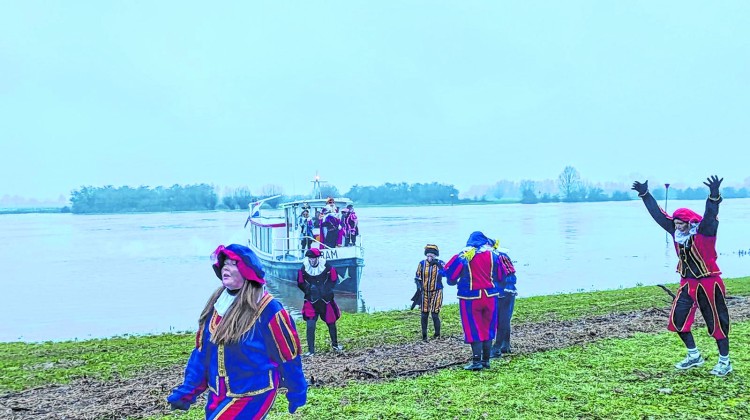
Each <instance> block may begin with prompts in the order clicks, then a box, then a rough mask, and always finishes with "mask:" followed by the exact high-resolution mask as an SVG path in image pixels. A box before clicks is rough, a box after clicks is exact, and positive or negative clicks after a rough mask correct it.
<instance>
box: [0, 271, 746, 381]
mask: <svg viewBox="0 0 750 420" xmlns="http://www.w3.org/2000/svg"><path fill="white" fill-rule="evenodd" d="M726 285H727V290H728V292H729V293H730V295H734V296H750V277H743V278H738V279H730V280H726ZM669 286H670V288H671V289H672V290H675V289H676V284H672V285H669ZM452 291H453V290H452V289H451V288H448V289H447V290H446V293H450V292H452ZM667 299H668V296H667V294H666V293H664V291H662V290H661V289H659V288H657V287H655V286H645V287H635V288H630V289H621V290H612V291H602V292H586V293H574V294H565V295H563V294H560V295H551V296H536V297H530V298H524V299H519V300H518V301H517V302H516V310H515V315H514V318H513V323H514V324H515V325H517V324H519V323H526V322H538V321H546V320H569V319H576V318H581V317H585V316H591V315H603V314H607V313H615V312H630V311H634V310H639V309H646V308H651V307H664V306H666V305H667ZM196 316H197V315H196ZM441 319H442V320H443V322H442V324H443V326H442V328H443V331H442V333H443V335H457V336H460V335H462V332H461V325H460V320H459V316H458V305H455V304H454V305H446V306H444V307H443V310H442V314H441ZM337 325H338V330H339V337H340V338H339V341H340V342H341V343H342V344H344V345H345V346H346V349H347V350H356V349H362V348H369V347H374V346H378V345H382V344H400V343H407V342H413V341H414V340H417V339H418V338H419V337H420V334H421V333H420V327H419V325H420V323H419V311H418V310H417V309H415V310H413V311H408V310H402V311H388V312H376V313H373V314H364V313H359V314H344V316H343V317H342V318H341V320H339V322H338V323H337ZM431 325H432V321H430V328H432V326H431ZM297 328H298V332H299V336H300V338H301V339H302V345H303V348H304V347H306V343H305V341H306V340H305V339H304V337H305V329H306V328H305V324H304V322H301V321H298V322H297ZM193 340H194V336H193V334H162V335H155V336H142V337H127V338H125V337H117V338H111V339H105V340H86V341H68V342H54V343H53V342H45V343H0V392H2V391H18V390H23V389H28V388H31V387H35V386H39V385H45V384H50V383H56V384H62V383H68V382H70V380H72V379H74V378H80V377H93V378H98V379H108V378H111V377H112V376H113V375H115V374H117V375H121V376H125V377H127V376H130V375H133V374H135V373H138V372H141V371H143V370H144V369H149V368H154V367H166V366H173V365H175V364H184V363H186V362H187V359H188V356H189V354H190V351H191V350H192V348H193V345H194V341H193ZM329 341H330V340H329V338H328V331H327V328H326V327H325V325H323V324H322V323H319V326H318V327H317V331H316V343H317V346H316V347H317V348H318V349H319V351H329V349H328V348H327V346H326V345H325V344H327V343H329Z"/></svg>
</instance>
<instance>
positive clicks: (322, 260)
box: [302, 257, 326, 276]
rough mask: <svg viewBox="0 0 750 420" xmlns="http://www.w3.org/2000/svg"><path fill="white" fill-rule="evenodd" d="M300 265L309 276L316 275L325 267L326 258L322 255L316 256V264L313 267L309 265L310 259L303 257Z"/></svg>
mask: <svg viewBox="0 0 750 420" xmlns="http://www.w3.org/2000/svg"><path fill="white" fill-rule="evenodd" d="M302 265H303V266H304V268H305V272H306V273H307V274H309V275H311V276H317V275H318V274H320V273H322V272H323V270H325V269H326V259H325V258H323V257H318V266H317V267H313V266H311V265H310V260H308V259H305V260H304V261H302Z"/></svg>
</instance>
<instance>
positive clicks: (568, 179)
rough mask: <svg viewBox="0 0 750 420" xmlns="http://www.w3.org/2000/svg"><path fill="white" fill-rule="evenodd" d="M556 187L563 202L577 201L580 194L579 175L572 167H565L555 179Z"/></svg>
mask: <svg viewBox="0 0 750 420" xmlns="http://www.w3.org/2000/svg"><path fill="white" fill-rule="evenodd" d="M557 186H558V188H559V189H560V193H561V194H562V196H563V200H564V201H579V200H578V198H579V195H580V192H581V186H582V183H581V175H580V174H579V173H578V170H576V168H574V167H572V166H566V167H565V169H563V171H562V172H561V173H560V176H559V177H558V178H557Z"/></svg>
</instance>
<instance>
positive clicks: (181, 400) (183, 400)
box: [167, 323, 208, 409]
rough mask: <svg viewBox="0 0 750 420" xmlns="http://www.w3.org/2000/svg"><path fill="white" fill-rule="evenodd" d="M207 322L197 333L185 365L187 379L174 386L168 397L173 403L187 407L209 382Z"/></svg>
mask: <svg viewBox="0 0 750 420" xmlns="http://www.w3.org/2000/svg"><path fill="white" fill-rule="evenodd" d="M207 324H208V323H205V324H204V325H201V327H200V328H199V329H198V332H197V333H196V335H195V348H194V349H193V351H192V352H191V353H190V358H189V359H188V363H187V366H186V367H185V380H184V381H183V383H182V385H180V386H178V387H176V388H174V389H173V390H172V393H171V394H169V396H168V397H167V401H168V402H169V403H171V404H175V405H179V406H182V407H185V408H186V409H187V407H189V406H190V405H191V404H193V403H195V400H196V398H198V396H199V395H200V394H201V393H203V391H205V390H206V387H207V383H208V382H207V380H208V379H207V378H208V351H207V350H206V343H205V342H204V341H205V340H206V339H207V338H206V337H204V334H205V331H206V330H207V329H208V327H207Z"/></svg>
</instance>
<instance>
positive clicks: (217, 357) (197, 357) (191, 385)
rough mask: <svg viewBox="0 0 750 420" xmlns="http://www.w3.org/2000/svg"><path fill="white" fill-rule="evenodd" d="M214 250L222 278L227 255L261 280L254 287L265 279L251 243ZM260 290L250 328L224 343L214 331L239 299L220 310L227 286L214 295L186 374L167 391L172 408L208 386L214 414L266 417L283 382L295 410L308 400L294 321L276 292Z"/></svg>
mask: <svg viewBox="0 0 750 420" xmlns="http://www.w3.org/2000/svg"><path fill="white" fill-rule="evenodd" d="M214 255H215V256H218V258H217V259H218V262H217V263H216V264H214V271H215V273H216V275H217V277H219V278H221V270H222V268H221V267H222V266H223V265H224V261H225V260H226V259H232V260H235V261H237V269H238V270H239V272H240V273H241V274H242V277H243V278H244V279H245V280H246V281H247V282H254V283H256V284H257V286H254V287H258V288H259V287H262V286H261V285H262V284H265V280H264V279H263V276H264V272H263V270H262V268H261V265H260V262H259V260H258V259H257V257H256V256H255V254H254V253H253V252H252V251H251V250H250V249H249V248H247V247H244V246H241V245H236V244H232V245H229V246H227V247H226V248H225V247H223V246H220V247H219V248H217V250H216V252H215V254H214ZM243 290H244V289H243ZM258 290H259V293H262V297H261V298H260V301H259V302H258V308H257V311H254V315H253V317H252V318H251V319H249V321H248V322H247V327H246V329H245V330H244V331H242V333H241V335H240V336H239V339H238V340H236V341H228V342H225V343H223V344H222V343H219V342H217V340H216V339H215V337H214V336H215V333H216V332H217V329H218V328H219V326H220V325H221V322H222V316H221V314H224V318H226V317H228V316H229V310H230V309H227V308H231V307H233V306H232V305H235V304H236V301H234V300H232V301H231V302H232V303H231V304H229V305H230V306H227V307H222V311H220V309H219V308H220V306H219V304H218V301H219V300H220V299H221V296H223V295H224V293H225V292H226V290H225V291H223V292H222V295H217V294H215V295H214V296H218V297H219V298H218V299H216V298H212V299H211V300H210V301H209V305H210V306H207V308H206V309H205V310H204V314H206V317H205V318H202V319H203V321H202V322H201V324H200V326H199V329H198V332H197V334H196V337H195V348H194V349H193V351H192V352H191V354H190V358H189V359H188V363H187V367H186V368H185V379H184V381H183V383H182V384H181V385H179V386H177V387H175V388H174V389H173V390H172V392H171V394H170V395H169V396H168V397H167V401H168V402H169V403H170V404H171V406H172V407H173V408H176V409H183V410H187V409H189V408H190V406H191V405H192V404H193V403H195V401H196V399H197V398H198V396H199V395H200V394H202V393H203V392H204V391H205V390H206V389H208V390H209V394H208V398H207V403H206V408H205V414H206V419H211V420H218V419H262V418H265V417H266V416H267V415H268V412H269V411H270V410H271V407H272V406H273V403H274V401H275V399H276V396H277V394H278V392H279V390H280V389H281V388H285V389H286V390H287V392H286V398H287V400H288V401H289V411H290V412H291V413H293V412H294V411H295V410H296V409H297V408H298V407H301V406H303V405H304V404H305V402H306V400H307V381H306V380H305V377H304V374H303V372H302V362H301V359H300V341H299V337H298V335H297V330H296V327H295V325H294V321H293V320H292V318H291V317H290V316H289V313H287V311H286V310H285V309H284V307H283V306H282V304H281V303H280V302H279V301H277V300H276V299H274V297H273V296H272V295H271V294H269V293H267V292H264V291H263V290H262V289H258ZM218 292H219V291H217V293H218ZM227 296H229V295H227ZM259 296H261V295H260V294H259ZM242 297H243V296H241V295H239V296H237V297H236V298H242ZM230 299H231V298H230ZM209 309H211V310H210V312H209ZM209 315H210V316H209ZM227 322H229V321H227Z"/></svg>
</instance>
